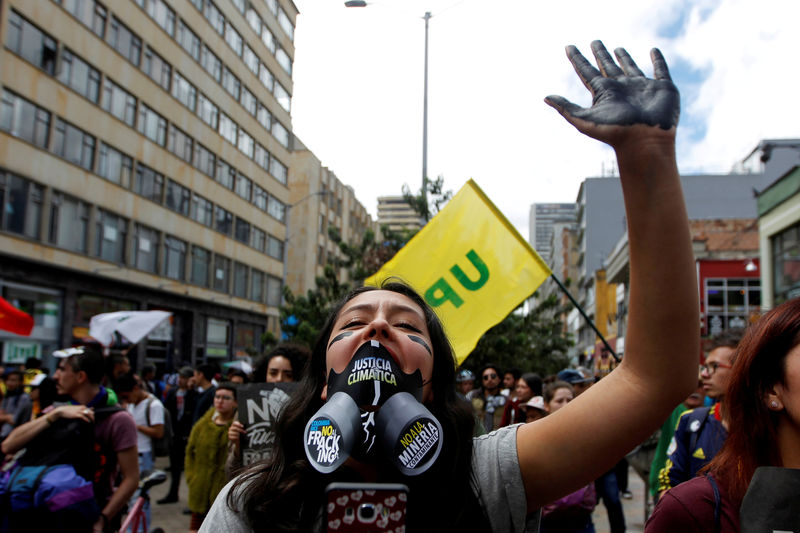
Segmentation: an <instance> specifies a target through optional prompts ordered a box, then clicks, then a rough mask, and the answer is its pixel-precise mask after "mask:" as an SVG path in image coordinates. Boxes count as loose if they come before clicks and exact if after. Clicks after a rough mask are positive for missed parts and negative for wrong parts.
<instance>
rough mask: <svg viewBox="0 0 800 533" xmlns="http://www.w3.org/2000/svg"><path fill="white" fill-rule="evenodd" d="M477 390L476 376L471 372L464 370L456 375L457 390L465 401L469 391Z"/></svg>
mask: <svg viewBox="0 0 800 533" xmlns="http://www.w3.org/2000/svg"><path fill="white" fill-rule="evenodd" d="M474 388H475V374H473V373H472V371H471V370H468V369H466V368H462V369H461V370H459V371H458V372H457V373H456V390H457V391H458V394H460V395H461V396H462V397H463V398H464V399H465V400H466V399H467V394H468V393H469V391H471V390H473V389H474Z"/></svg>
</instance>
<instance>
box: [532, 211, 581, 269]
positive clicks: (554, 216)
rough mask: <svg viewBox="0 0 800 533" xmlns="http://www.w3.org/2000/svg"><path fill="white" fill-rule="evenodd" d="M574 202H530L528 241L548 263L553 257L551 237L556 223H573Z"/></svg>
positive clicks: (574, 221)
mask: <svg viewBox="0 0 800 533" xmlns="http://www.w3.org/2000/svg"><path fill="white" fill-rule="evenodd" d="M576 211H577V206H576V205H575V204H532V205H531V210H530V215H529V216H528V232H529V233H528V242H530V243H531V246H533V248H534V250H536V251H537V252H538V253H539V255H540V256H541V258H542V259H544V262H545V263H547V264H548V265H550V263H551V260H552V259H553V253H552V252H553V248H552V246H553V244H552V241H553V238H554V235H555V231H554V230H555V228H556V225H559V224H560V225H564V224H566V225H567V226H571V225H575V223H576V218H575V214H576Z"/></svg>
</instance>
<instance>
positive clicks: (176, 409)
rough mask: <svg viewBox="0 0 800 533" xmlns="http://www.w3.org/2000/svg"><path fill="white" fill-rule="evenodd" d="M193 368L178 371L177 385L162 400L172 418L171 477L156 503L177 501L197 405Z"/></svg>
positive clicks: (186, 367) (183, 368)
mask: <svg viewBox="0 0 800 533" xmlns="http://www.w3.org/2000/svg"><path fill="white" fill-rule="evenodd" d="M193 378H194V369H193V368H192V367H190V366H184V367H182V368H181V369H180V370H179V371H178V386H177V387H174V388H171V389H170V390H169V392H167V399H166V401H165V402H164V407H166V409H167V412H168V413H169V416H170V417H171V418H172V428H173V433H174V438H173V441H172V449H171V450H170V452H169V470H170V472H171V479H170V485H169V492H168V493H167V495H166V496H164V497H163V498H161V499H160V500H158V501H157V502H156V503H175V502H177V501H178V488H179V487H180V485H181V472H182V471H183V462H184V458H185V455H186V443H187V442H189V433H191V431H192V423H193V422H194V410H195V407H196V406H197V391H196V390H195V389H194V379H193Z"/></svg>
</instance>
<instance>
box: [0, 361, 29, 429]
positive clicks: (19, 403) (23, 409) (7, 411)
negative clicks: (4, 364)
mask: <svg viewBox="0 0 800 533" xmlns="http://www.w3.org/2000/svg"><path fill="white" fill-rule="evenodd" d="M4 378H5V380H4V381H5V384H6V392H5V395H4V396H3V400H2V402H0V424H2V425H0V441H2V440H3V439H5V438H6V437H7V436H8V434H9V433H11V430H13V429H14V428H15V427H18V426H19V425H21V424H24V423H25V422H27V421H29V420H30V419H31V413H32V411H33V404H32V403H31V398H30V396H28V395H27V394H25V391H24V390H23V388H22V387H23V383H22V380H23V372H22V370H17V369H14V370H11V371H10V372H6V373H5V375H4Z"/></svg>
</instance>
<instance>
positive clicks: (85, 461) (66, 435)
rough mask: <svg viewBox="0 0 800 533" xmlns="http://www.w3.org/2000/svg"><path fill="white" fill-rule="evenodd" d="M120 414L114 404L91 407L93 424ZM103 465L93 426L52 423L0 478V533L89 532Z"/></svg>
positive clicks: (98, 501) (75, 421)
mask: <svg viewBox="0 0 800 533" xmlns="http://www.w3.org/2000/svg"><path fill="white" fill-rule="evenodd" d="M120 411H122V409H121V408H120V407H119V406H110V407H101V408H98V409H95V423H99V422H101V421H102V420H104V419H106V418H108V417H109V416H111V415H112V414H114V413H116V412H120ZM87 451H89V452H90V453H87ZM107 463H108V461H107V457H106V456H105V455H104V452H103V451H102V449H101V447H100V446H99V445H98V443H97V442H95V437H94V425H93V424H90V423H88V422H85V421H82V420H79V419H64V418H60V419H58V420H56V421H55V422H53V424H52V425H51V426H49V427H48V428H46V429H45V430H44V431H42V432H41V433H40V434H39V435H37V436H36V437H35V438H34V439H33V440H31V441H30V442H29V443H28V446H27V447H26V448H25V452H24V453H23V454H22V456H21V457H19V458H18V460H17V461H16V463H12V464H10V465H8V467H7V468H6V469H5V470H4V471H3V472H2V475H0V511H2V512H0V516H3V518H2V519H1V520H0V532H2V533H4V532H6V531H20V530H22V529H25V530H31V531H48V532H62V531H63V532H66V531H86V530H88V529H91V525H92V524H93V523H94V522H95V521H96V520H97V517H98V516H99V514H100V509H101V506H102V504H103V503H104V502H105V499H106V496H107V495H108V494H107V491H103V490H102V487H103V486H104V485H103V483H102V482H101V483H98V484H97V485H95V483H97V482H98V481H101V480H103V476H104V475H105V476H106V477H105V483H106V484H107V483H108V477H107V476H109V475H110V473H109V472H106V471H105V470H106V465H107ZM95 486H97V487H98V491H97V493H95Z"/></svg>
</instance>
